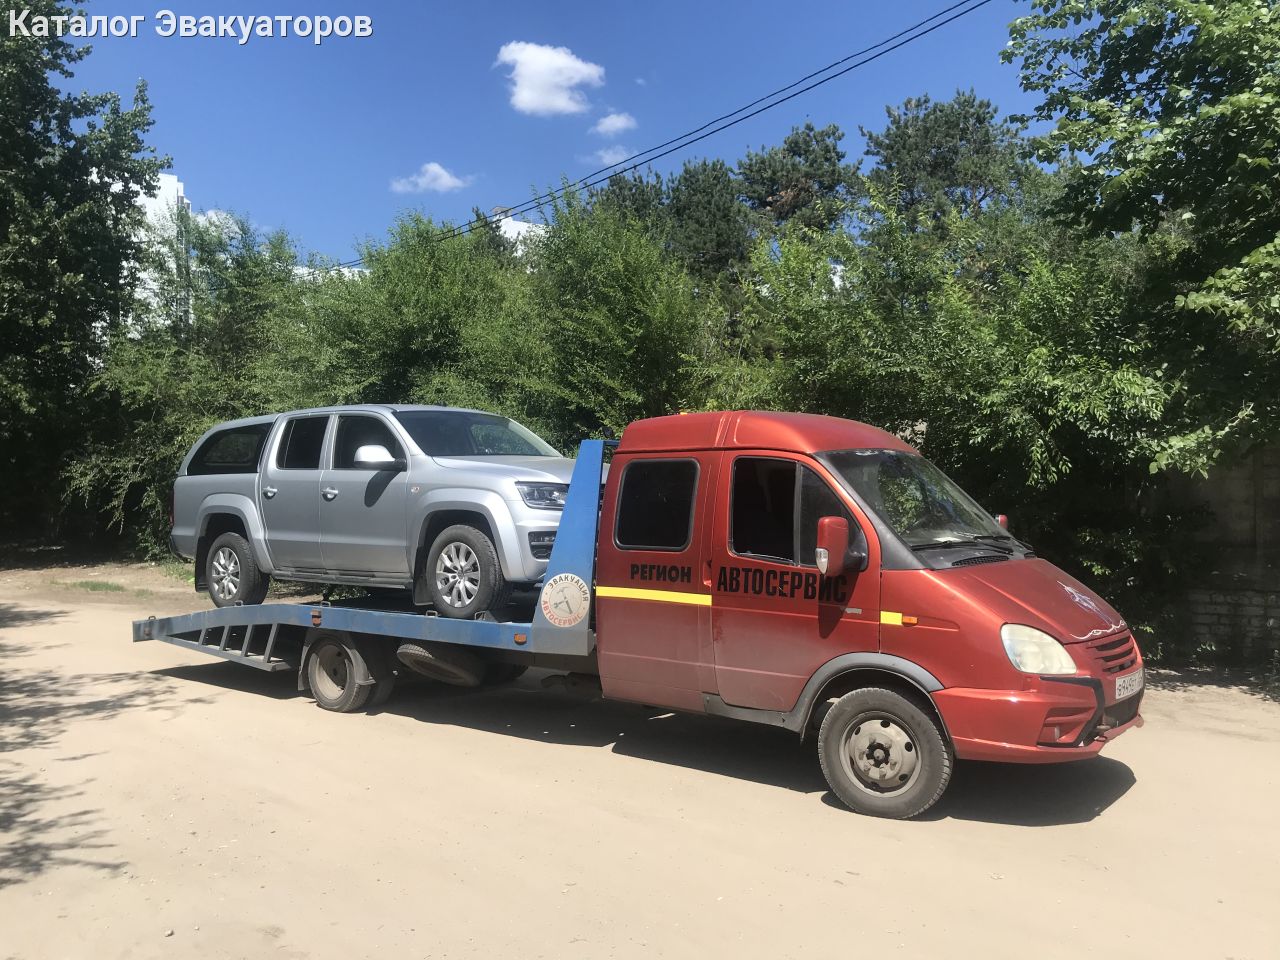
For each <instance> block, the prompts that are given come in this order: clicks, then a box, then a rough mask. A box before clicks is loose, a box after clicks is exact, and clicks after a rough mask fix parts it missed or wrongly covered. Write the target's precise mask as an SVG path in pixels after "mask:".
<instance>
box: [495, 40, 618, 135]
mask: <svg viewBox="0 0 1280 960" xmlns="http://www.w3.org/2000/svg"><path fill="white" fill-rule="evenodd" d="M497 63H498V64H501V65H502V66H508V67H510V68H511V73H510V74H508V76H510V78H511V106H513V107H515V108H516V109H517V110H519V111H520V112H521V113H531V114H533V115H534V116H543V117H545V116H550V115H552V114H556V113H582V112H583V111H585V110H586V109H587V97H586V95H585V94H584V93H583V92H582V91H581V90H580V89H578V88H579V87H584V86H586V87H598V86H600V85H601V84H602V83H604V67H602V66H600V65H599V64H596V63H588V62H587V61H586V60H581V59H579V58H578V57H575V56H574V55H573V51H571V50H570V49H569V48H568V47H548V46H544V45H543V44H541V43H525V42H524V41H522V40H516V41H513V42H511V43H507V44H504V45H503V47H502V49H501V50H499V51H498V62H497ZM496 65H497V64H495V66H496Z"/></svg>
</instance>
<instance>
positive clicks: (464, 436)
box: [395, 410, 560, 457]
mask: <svg viewBox="0 0 1280 960" xmlns="http://www.w3.org/2000/svg"><path fill="white" fill-rule="evenodd" d="M395 416H396V419H397V420H399V421H400V425H401V426H402V427H404V428H405V430H407V431H408V432H409V436H411V437H412V438H413V442H414V443H416V444H417V445H418V449H420V450H421V451H422V452H423V453H425V454H427V455H428V456H432V457H558V456H560V452H559V451H558V450H556V449H555V448H554V447H553V446H551V445H550V444H549V443H547V442H546V441H545V440H543V439H542V438H541V437H539V436H538V435H537V434H536V433H534V432H533V431H532V430H528V429H526V428H524V427H522V426H520V424H518V423H516V422H515V421H514V420H509V419H507V418H506V417H500V416H498V415H497V414H494V413H468V412H466V411H462V410H402V411H400V412H398V413H397V414H396V415H395Z"/></svg>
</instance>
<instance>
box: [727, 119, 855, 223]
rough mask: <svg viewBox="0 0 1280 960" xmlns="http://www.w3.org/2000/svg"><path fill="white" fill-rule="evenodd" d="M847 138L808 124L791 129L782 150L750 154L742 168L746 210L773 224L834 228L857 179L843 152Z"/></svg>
mask: <svg viewBox="0 0 1280 960" xmlns="http://www.w3.org/2000/svg"><path fill="white" fill-rule="evenodd" d="M843 139H844V132H843V131H842V130H841V129H840V128H839V127H837V126H835V125H834V124H832V125H831V126H827V127H823V128H822V129H821V130H819V129H818V128H816V127H815V126H814V125H813V124H812V123H806V124H805V125H804V126H803V127H797V128H796V129H794V130H792V131H791V133H789V134H788V135H787V137H786V139H785V140H783V141H782V144H781V146H776V147H769V148H767V149H761V150H760V151H759V152H751V153H748V154H747V155H746V157H744V158H743V160H742V162H741V163H739V164H738V177H739V178H740V180H741V181H742V188H741V189H742V196H743V199H744V200H745V201H746V203H747V206H749V207H750V208H751V209H752V210H756V211H759V212H760V213H763V214H765V215H767V216H768V217H769V218H770V219H771V220H772V221H773V222H774V223H775V224H784V223H789V222H792V221H794V222H795V223H797V224H799V225H801V226H806V227H814V228H827V227H830V226H832V225H834V224H835V222H836V221H837V220H838V219H839V216H840V211H841V204H840V201H842V200H844V199H845V198H846V197H847V196H848V193H849V187H850V184H851V183H852V177H853V170H852V168H851V167H850V166H849V165H848V164H846V163H845V162H844V158H845V154H844V151H843V150H841V149H840V141H841V140H843Z"/></svg>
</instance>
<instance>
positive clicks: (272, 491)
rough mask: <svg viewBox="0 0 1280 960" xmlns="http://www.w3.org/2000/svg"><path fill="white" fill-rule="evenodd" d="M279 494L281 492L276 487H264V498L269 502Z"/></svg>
mask: <svg viewBox="0 0 1280 960" xmlns="http://www.w3.org/2000/svg"><path fill="white" fill-rule="evenodd" d="M279 492H280V491H279V490H277V489H276V488H275V487H263V488H262V495H263V496H264V497H266V498H267V499H268V500H270V499H271V498H272V497H274V496H275V495H276V494H277V493H279Z"/></svg>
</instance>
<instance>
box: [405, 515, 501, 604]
mask: <svg viewBox="0 0 1280 960" xmlns="http://www.w3.org/2000/svg"><path fill="white" fill-rule="evenodd" d="M422 575H423V576H424V577H425V578H426V587H427V595H428V596H429V597H430V598H431V604H432V606H434V607H435V608H436V612H437V613H439V614H440V616H442V617H451V618H453V619H455V620H469V619H471V618H472V617H474V616H475V615H476V614H478V613H483V612H485V611H488V610H497V609H499V608H501V607H502V606H503V605H504V604H505V603H506V602H507V597H508V595H509V594H510V592H511V584H509V583H508V582H507V579H506V577H504V576H503V575H502V565H501V564H499V563H498V551H497V550H495V549H494V546H493V541H492V540H490V539H489V537H488V536H487V535H486V534H484V533H483V532H482V531H480V530H477V529H476V528H475V527H472V526H468V525H466V524H462V523H460V524H455V525H454V526H452V527H448V528H447V529H445V530H444V531H442V532H441V534H440V536H438V537H436V539H435V542H434V543H433V544H432V545H431V550H430V551H429V552H428V553H427V564H426V567H425V569H424V570H423V571H422Z"/></svg>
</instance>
